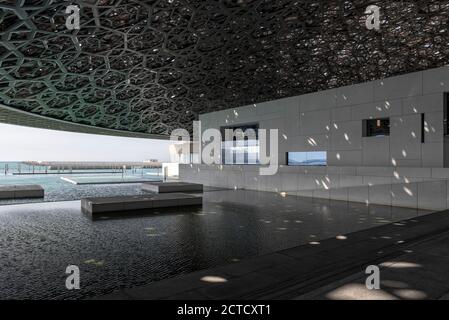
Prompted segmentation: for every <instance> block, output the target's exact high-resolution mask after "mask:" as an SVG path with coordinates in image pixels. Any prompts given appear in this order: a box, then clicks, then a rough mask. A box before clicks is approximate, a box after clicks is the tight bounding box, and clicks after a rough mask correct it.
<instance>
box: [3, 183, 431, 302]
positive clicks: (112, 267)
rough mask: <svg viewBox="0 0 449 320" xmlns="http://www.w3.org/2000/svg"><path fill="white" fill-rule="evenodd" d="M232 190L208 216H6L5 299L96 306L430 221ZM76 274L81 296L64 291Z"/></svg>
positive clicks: (76, 210) (72, 210)
mask: <svg viewBox="0 0 449 320" xmlns="http://www.w3.org/2000/svg"><path fill="white" fill-rule="evenodd" d="M426 213H428V212H427V211H418V210H414V209H403V208H392V207H384V206H370V207H367V206H365V205H364V204H355V203H346V202H338V201H335V202H334V201H332V202H329V201H326V200H316V199H315V200H312V199H308V198H299V197H290V196H289V197H282V196H280V195H278V194H274V193H266V192H256V191H242V190H236V191H234V190H226V191H223V190H222V191H211V192H205V193H204V206H203V208H202V209H190V210H175V211H173V210H172V211H171V212H169V213H164V214H150V215H144V216H138V217H135V216H134V217H126V216H118V217H117V218H116V219H114V220H99V221H91V220H90V219H89V218H88V217H87V216H85V215H83V214H82V213H81V211H80V202H79V201H70V202H50V203H40V204H34V203H31V204H22V205H12V206H1V207H0V270H1V271H0V298H2V299H11V298H15V299H18V298H51V299H70V298H88V297H91V296H94V295H99V294H104V293H108V292H111V291H113V290H114V289H117V288H120V287H132V286H136V285H141V284H145V283H149V282H152V281H157V280H161V279H165V278H169V277H173V276H175V275H179V274H185V273H190V272H193V271H196V270H200V269H205V268H209V267H214V266H218V265H223V264H228V263H232V262H234V261H238V260H241V259H245V258H248V257H252V256H256V255H261V254H265V253H270V252H273V251H278V250H282V249H286V248H290V247H294V246H297V245H301V244H305V243H308V242H310V241H318V240H320V239H324V238H329V237H334V236H336V235H340V234H347V233H350V232H354V231H357V230H361V229H366V228H370V227H373V226H378V225H383V224H386V223H391V222H393V221H398V220H402V219H407V218H412V217H416V216H418V215H422V214H426ZM68 265H77V266H79V268H80V270H81V290H77V291H68V290H67V289H66V288H65V279H66V274H65V270H66V267H67V266H68Z"/></svg>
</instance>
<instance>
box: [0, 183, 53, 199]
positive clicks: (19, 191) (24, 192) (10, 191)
mask: <svg viewBox="0 0 449 320" xmlns="http://www.w3.org/2000/svg"><path fill="white" fill-rule="evenodd" d="M44 195H45V191H44V188H42V186H40V185H18V186H14V185H13V186H0V199H2V200H11V199H28V198H43V197H44Z"/></svg>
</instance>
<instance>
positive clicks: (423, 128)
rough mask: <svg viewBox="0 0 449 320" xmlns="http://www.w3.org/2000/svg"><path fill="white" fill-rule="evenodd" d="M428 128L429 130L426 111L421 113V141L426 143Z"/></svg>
mask: <svg viewBox="0 0 449 320" xmlns="http://www.w3.org/2000/svg"><path fill="white" fill-rule="evenodd" d="M426 130H427V124H426V117H425V116H424V113H421V143H425V142H426V141H425V140H426V136H425V134H426Z"/></svg>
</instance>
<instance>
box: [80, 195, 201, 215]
mask: <svg viewBox="0 0 449 320" xmlns="http://www.w3.org/2000/svg"><path fill="white" fill-rule="evenodd" d="M202 204H203V197H201V196H196V195H189V194H184V193H169V194H155V195H148V196H125V197H106V198H86V199H82V200H81V209H82V211H83V212H84V213H88V214H90V215H96V214H101V213H114V212H127V211H136V210H147V209H160V208H176V207H184V206H201V205H202Z"/></svg>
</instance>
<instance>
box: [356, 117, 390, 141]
mask: <svg viewBox="0 0 449 320" xmlns="http://www.w3.org/2000/svg"><path fill="white" fill-rule="evenodd" d="M389 135H390V118H381V119H368V120H363V136H364V137H384V136H389Z"/></svg>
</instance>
